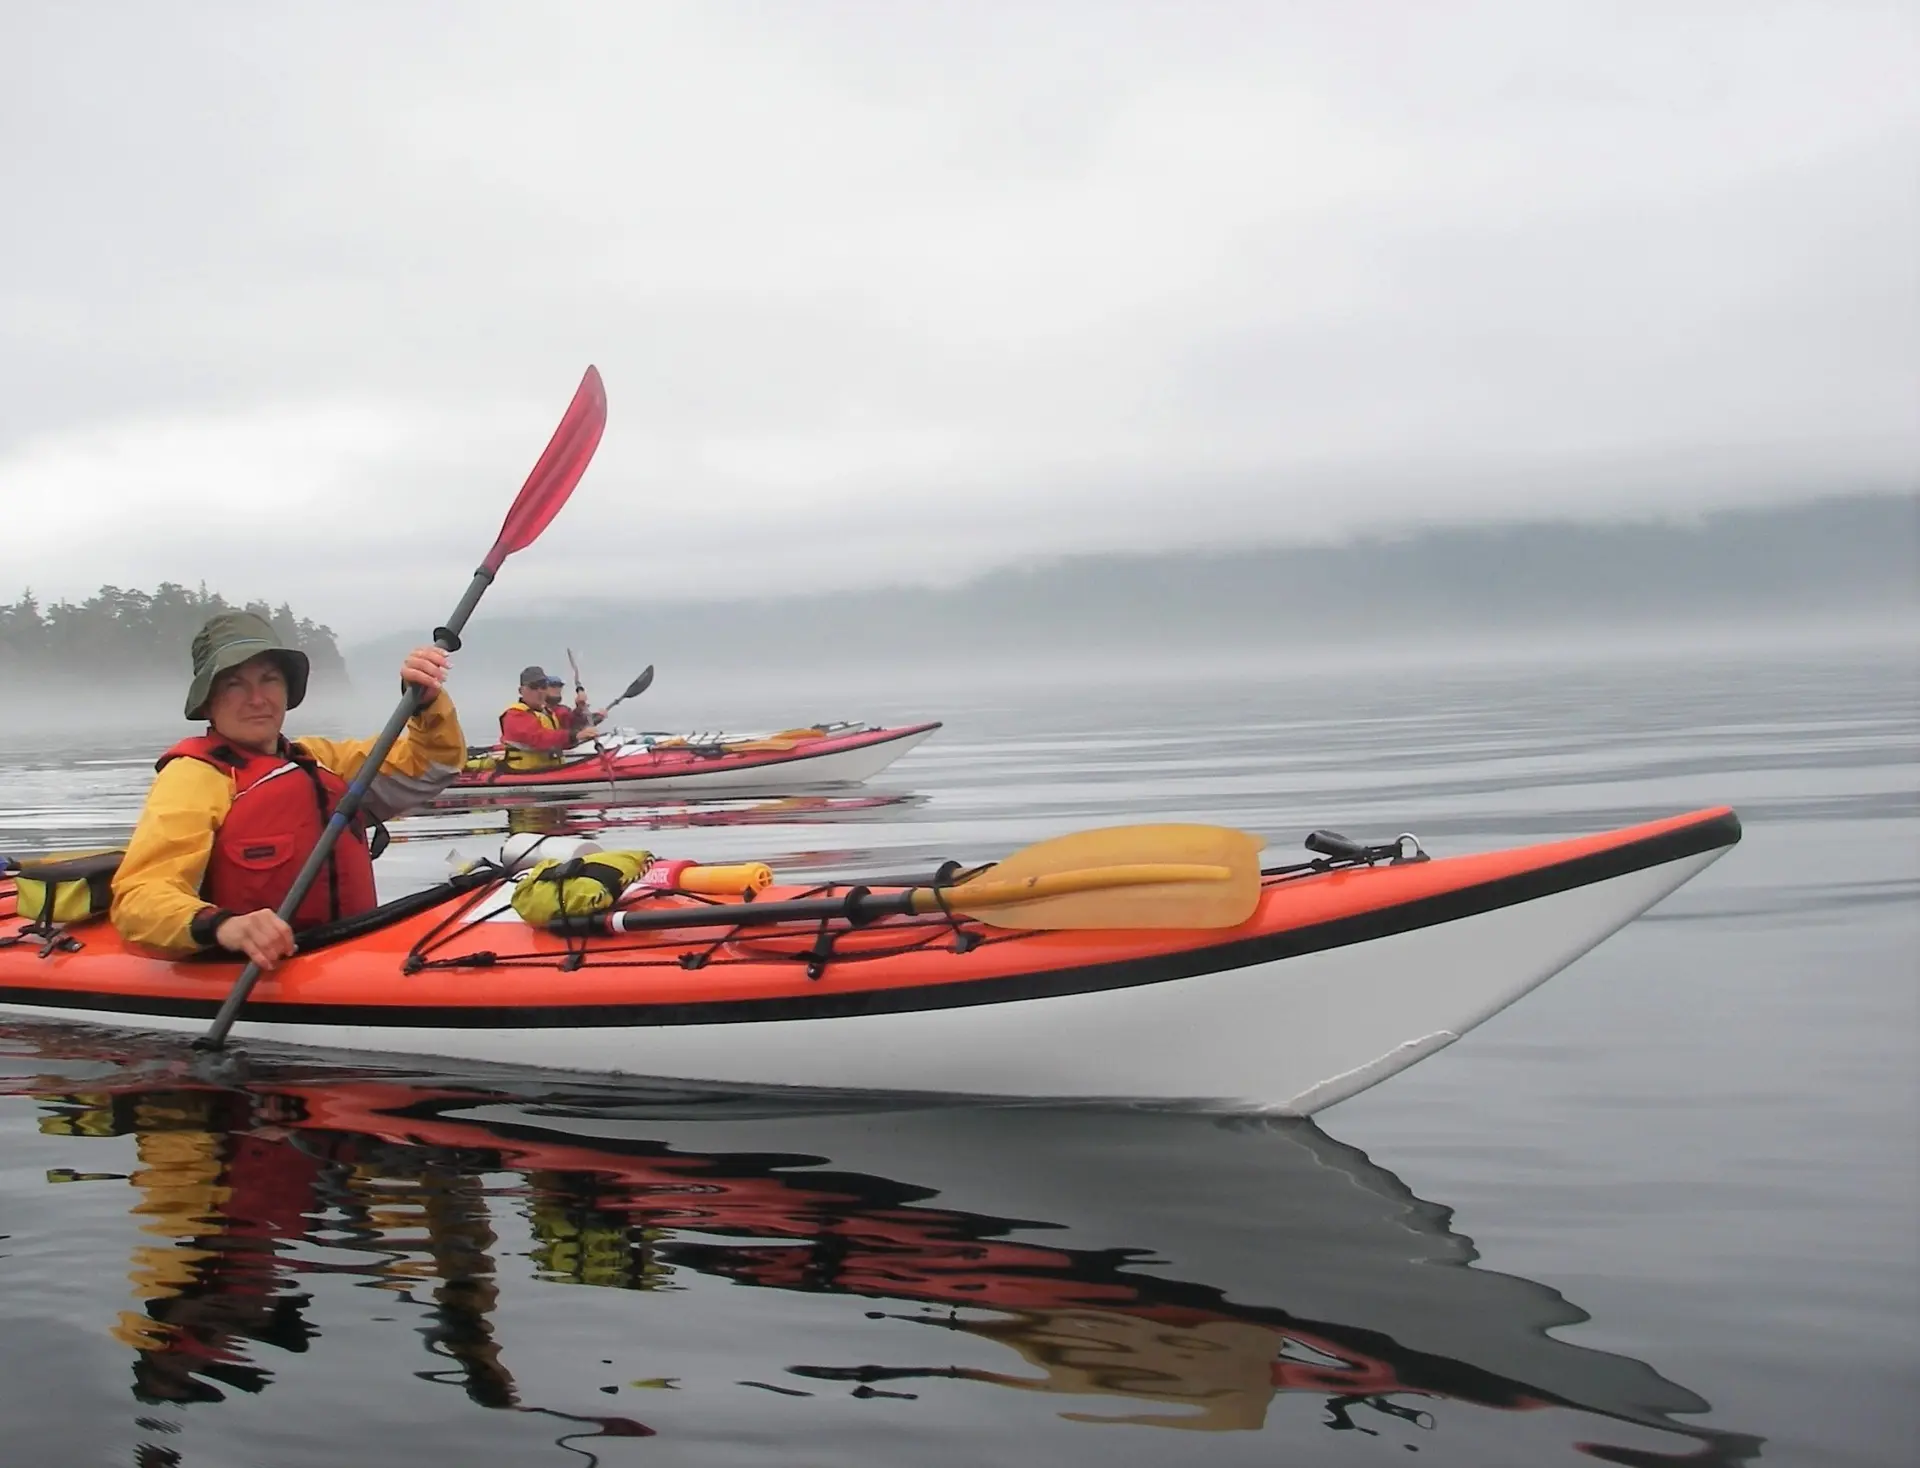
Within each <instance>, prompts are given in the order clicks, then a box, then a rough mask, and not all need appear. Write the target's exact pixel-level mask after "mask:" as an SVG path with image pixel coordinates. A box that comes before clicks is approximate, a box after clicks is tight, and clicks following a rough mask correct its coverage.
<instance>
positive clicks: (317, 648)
mask: <svg viewBox="0 0 1920 1468" xmlns="http://www.w3.org/2000/svg"><path fill="white" fill-rule="evenodd" d="M242 610H244V611H249V612H254V613H257V614H258V615H259V616H262V617H265V618H266V619H267V621H268V622H270V623H272V624H273V629H274V631H275V632H276V633H277V634H278V635H279V637H280V638H281V640H282V641H284V642H285V643H287V644H288V645H289V646H291V647H297V648H299V649H300V650H301V651H302V652H304V653H306V655H307V657H308V659H309V660H310V661H311V662H312V665H313V677H314V679H315V681H316V682H330V681H336V680H339V681H344V680H345V678H346V663H345V661H344V660H343V659H342V658H341V656H340V648H339V644H338V643H337V641H336V640H335V637H334V633H333V629H332V628H331V627H327V626H324V625H322V624H320V623H318V622H315V621H313V620H312V619H311V618H308V617H296V616H295V615H294V613H293V608H292V607H291V606H288V605H287V604H286V603H284V602H283V603H281V604H280V606H278V607H274V606H272V605H270V604H269V603H267V602H264V601H249V602H246V603H241V604H236V603H234V602H230V601H228V600H227V599H226V598H225V597H223V596H221V595H220V593H219V592H217V591H213V592H210V591H208V590H207V588H206V587H205V586H204V585H202V586H200V587H199V588H198V589H193V588H190V587H185V586H182V585H180V584H179V583H177V582H173V581H163V582H161V583H160V586H159V588H158V589H157V590H155V591H151V592H147V591H140V590H137V589H135V590H123V589H122V588H120V587H118V586H103V587H101V588H100V590H99V591H97V592H95V593H94V594H93V595H92V596H90V597H88V598H87V599H86V600H85V601H82V602H67V601H57V602H53V603H50V604H48V605H46V606H42V605H41V604H40V602H39V600H38V598H36V597H35V596H34V594H33V591H32V589H31V588H29V589H27V590H25V591H23V592H22V593H21V594H20V596H19V598H18V599H17V600H15V601H14V602H12V603H11V604H0V676H8V677H36V676H37V677H48V676H53V675H73V674H97V673H106V674H112V675H115V676H120V677H128V676H138V677H154V676H161V677H164V676H166V675H169V674H177V675H179V676H180V677H185V676H186V673H187V670H188V668H189V666H190V659H191V651H190V649H191V647H192V643H193V634H194V633H195V632H197V631H199V630H200V625H201V623H203V622H205V621H206V619H207V618H208V617H210V616H212V615H214V613H216V612H225V611H242Z"/></svg>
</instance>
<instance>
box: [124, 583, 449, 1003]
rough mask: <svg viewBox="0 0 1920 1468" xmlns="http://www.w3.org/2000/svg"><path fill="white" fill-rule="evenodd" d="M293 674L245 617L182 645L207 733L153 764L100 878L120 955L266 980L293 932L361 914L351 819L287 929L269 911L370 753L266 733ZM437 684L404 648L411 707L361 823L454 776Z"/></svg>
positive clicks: (364, 899) (289, 657) (220, 623)
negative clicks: (414, 706)
mask: <svg viewBox="0 0 1920 1468" xmlns="http://www.w3.org/2000/svg"><path fill="white" fill-rule="evenodd" d="M307 673H308V663H307V655H306V654H305V653H303V652H300V651H299V650H298V649H296V648H291V647H287V646H285V645H283V644H282V643H281V642H280V640H279V638H278V637H277V636H276V635H275V633H274V630H273V628H272V627H271V626H270V625H269V624H268V623H267V622H266V620H265V619H264V618H261V617H257V616H255V615H254V614H253V613H251V612H222V613H220V614H218V615H217V616H214V617H212V618H209V619H208V621H207V623H206V625H205V626H203V627H202V628H201V629H200V631H199V632H198V633H197V634H196V635H195V637H194V639H193V682H192V685H191V686H190V688H189V689H188V692H187V705H186V710H187V717H188V718H189V719H205V720H207V722H208V729H207V732H206V733H205V734H202V735H198V736H196V737H194V738H190V739H184V740H182V741H181V742H180V743H178V744H176V745H174V746H173V747H172V748H171V749H169V750H168V751H167V752H166V753H165V754H163V755H162V756H161V757H160V760H159V763H158V764H157V765H156V766H155V768H156V769H157V770H158V771H159V773H158V775H157V776H156V777H155V778H154V782H153V785H152V787H151V788H150V789H149V790H148V792H147V802H146V806H145V808H144V809H142V811H141V812H140V820H139V823H138V824H137V825H135V826H134V828H133V837H132V839H131V840H130V841H129V842H128V844H127V852H126V855H125V856H124V857H123V858H122V859H121V862H120V867H119V870H118V871H117V872H116V873H115V875H114V879H113V907H112V918H113V924H114V926H115V927H116V928H118V929H119V930H120V933H121V935H122V936H123V937H124V938H126V939H127V941H128V942H130V943H138V944H141V945H142V946H144V947H147V948H152V949H157V950H159V951H161V952H163V953H169V954H186V953H191V952H193V951H195V950H197V949H203V948H210V947H219V948H225V949H228V950H229V951H231V952H234V953H243V954H245V955H246V956H247V957H248V958H251V959H253V960H255V961H256V962H258V963H259V964H260V965H261V966H262V967H263V968H269V969H270V968H272V967H273V966H274V965H275V964H277V963H278V962H279V961H280V960H281V959H282V958H285V957H286V956H288V955H289V954H291V953H292V952H293V934H294V930H295V929H296V928H306V927H311V926H313V925H314V924H316V923H322V922H327V921H330V920H332V919H334V918H341V917H353V916H356V915H358V914H359V913H362V912H366V911H368V910H369V909H371V908H372V907H374V906H375V905H376V904H377V902H378V898H377V897H376V895H375V892H374V881H373V856H372V853H371V851H370V850H369V849H368V844H367V837H366V832H365V830H364V829H363V828H362V827H361V824H360V822H359V821H358V820H356V821H355V822H354V824H353V825H352V826H351V827H349V829H348V831H347V832H346V833H345V834H344V835H343V836H342V837H341V839H340V840H339V841H337V842H336V843H335V844H334V847H333V851H332V852H331V853H330V855H329V857H328V860H327V864H326V866H325V867H324V868H323V869H322V870H321V872H320V875H319V877H318V878H317V879H316V880H315V882H314V884H313V886H312V888H311V889H310V890H309V891H308V893H307V896H306V899H305V900H304V901H303V902H302V903H301V906H300V910H299V911H298V912H297V913H296V914H295V915H294V921H293V923H292V924H291V925H289V924H287V923H285V922H282V921H281V919H280V918H279V916H278V915H277V914H276V912H275V909H276V908H278V907H279V905H280V904H281V903H282V902H283V901H285V900H286V897H287V894H288V893H289V892H290V891H291V890H292V889H293V883H294V879H295V877H296V876H297V875H298V874H299V871H300V868H301V866H302V865H303V864H304V863H305V861H306V859H307V857H308V855H309V854H310V853H311V852H312V850H313V848H314V846H315V844H316V843H317V842H318V841H319V839H320V833H321V831H322V830H324V829H325V827H326V824H327V820H328V818H329V817H330V816H331V815H332V814H333V811H334V808H335V806H337V805H338V804H339V801H340V799H341V797H342V796H344V795H345V794H346V792H347V787H348V785H349V783H350V782H351V781H352V780H353V778H354V776H355V775H356V774H358V773H359V771H360V769H361V766H362V765H364V764H365V762H366V758H367V755H368V754H369V753H371V752H372V749H373V743H374V741H373V740H371V739H355V740H337V739H315V738H311V737H306V738H302V739H300V740H299V741H297V742H289V741H288V740H287V739H286V738H285V737H284V736H283V735H282V733H281V727H282V725H283V724H284V723H285V722H286V717H287V710H289V709H293V708H298V707H299V706H300V702H301V700H302V699H303V698H305V697H306V693H307ZM446 675H447V655H446V653H445V652H444V651H442V650H441V649H440V648H438V647H432V646H429V647H418V648H415V649H414V650H413V651H412V652H410V653H408V654H407V657H406V660H405V661H404V662H402V663H401V665H400V678H401V681H402V682H404V683H410V684H412V685H414V686H415V687H417V688H419V689H420V690H421V694H422V698H423V701H422V704H421V707H420V709H419V711H418V712H417V713H415V715H414V716H413V718H412V720H411V721H410V722H409V723H408V725H407V728H406V730H405V732H403V733H402V734H401V735H400V737H399V739H397V740H396V741H395V742H394V744H393V747H392V749H391V750H390V751H389V753H388V755H387V757H386V759H385V760H384V761H382V763H381V766H380V773H379V774H378V775H377V776H376V777H375V779H374V781H373V784H372V785H371V786H370V787H369V789H368V791H367V798H366V802H365V804H364V805H363V806H362V811H363V812H364V813H365V814H366V815H368V816H371V817H373V818H375V819H384V818H386V817H389V816H393V815H398V814H399V813H401V812H402V811H404V810H407V809H409V808H411V807H413V806H415V805H418V804H419V803H420V802H422V801H424V800H426V799H429V798H431V797H432V796H433V795H436V794H438V793H439V792H440V791H441V790H443V789H444V788H446V786H447V785H448V784H450V783H451V782H452V780H453V778H454V776H455V775H457V774H458V773H459V771H460V767H461V765H462V764H463V763H464V761H465V759H466V740H465V736H464V735H463V734H462V733H461V730H460V720H459V716H458V715H457V714H456V713H455V712H454V707H453V700H452V699H451V698H450V697H448V696H447V694H446V693H445V692H444V691H443V690H444V684H445V680H446Z"/></svg>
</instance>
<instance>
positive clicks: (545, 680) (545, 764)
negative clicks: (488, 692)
mask: <svg viewBox="0 0 1920 1468" xmlns="http://www.w3.org/2000/svg"><path fill="white" fill-rule="evenodd" d="M565 687H566V685H565V684H563V683H562V682H561V681H560V680H559V679H558V678H549V677H548V676H547V670H546V669H545V668H542V667H540V666H539V665H538V664H531V665H529V666H527V667H525V668H522V669H521V670H520V693H519V697H518V698H516V699H515V700H514V701H513V702H512V703H510V704H508V705H507V706H506V708H505V709H504V710H502V711H501V714H500V743H501V744H502V746H504V749H505V755H504V759H503V764H504V766H505V768H506V769H508V770H511V771H513V772H515V773H524V772H526V771H528V770H552V769H557V768H559V766H560V756H561V755H562V754H563V753H565V752H566V751H567V750H569V749H571V748H572V747H573V746H574V745H575V744H577V743H579V742H580V740H581V739H583V738H585V737H586V735H587V734H588V733H589V732H591V731H592V730H593V729H594V728H595V727H596V726H597V725H598V724H599V722H600V718H601V717H602V716H601V715H596V714H595V713H594V712H593V711H592V710H591V709H589V708H588V707H587V696H586V694H585V693H582V694H581V695H580V696H579V698H578V699H576V700H575V702H574V706H573V707H572V708H571V709H569V708H567V707H566V706H565V705H564V703H563V702H562V699H563V695H564V690H565Z"/></svg>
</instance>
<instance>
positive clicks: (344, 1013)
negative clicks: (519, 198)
mask: <svg viewBox="0 0 1920 1468" xmlns="http://www.w3.org/2000/svg"><path fill="white" fill-rule="evenodd" d="M1739 840H1740V821H1739V818H1738V817H1737V816H1736V815H1734V814H1733V812H1731V811H1728V812H1726V813H1724V814H1722V815H1718V816H1713V817H1709V818H1707V819H1705V820H1700V821H1695V822H1693V823H1691V824H1690V825H1685V826H1681V827H1678V828H1676V829H1674V830H1671V831H1664V832H1660V833H1658V834H1656V835H1652V836H1647V837H1643V838H1642V839H1640V840H1638V841H1630V842H1627V843H1625V844H1624V845H1620V846H1615V847H1609V848H1608V849H1606V850H1604V851H1597V852H1592V853H1590V854H1588V855H1586V856H1578V857H1574V858H1572V859H1570V860H1568V861H1562V862H1556V863H1554V864H1553V865H1551V866H1546V867H1538V868H1535V869H1534V870H1532V871H1528V872H1519V873H1516V874H1514V875H1512V876H1508V877H1499V878H1496V879H1495V880H1493V881H1491V882H1481V883H1479V884H1477V885H1475V886H1472V887H1463V888H1460V889H1458V890H1457V891H1453V892H1444V893H1440V894H1437V895H1435V896H1432V897H1425V898H1421V899H1419V900H1417V901H1414V902H1406V903H1400V904H1398V905H1396V906H1393V907H1387V908H1381V909H1379V910H1378V911H1374V912H1367V913H1358V914H1355V915H1354V916H1352V917H1346V918H1339V919H1336V920H1334V921H1332V922H1326V923H1317V924H1315V925H1313V926H1312V927H1307V928H1295V929H1289V930H1288V931H1286V932H1281V933H1270V934H1265V935H1262V936H1260V937H1255V938H1241V939H1238V940H1236V941H1233V942H1230V943H1216V944H1210V945H1208V946H1205V947H1201V948H1189V949H1184V950H1182V951H1181V952H1178V953H1167V954H1155V955H1153V956H1151V957H1146V958H1132V959H1122V960H1120V961H1118V962H1115V963H1104V964H1089V965H1086V966H1084V967H1080V968H1069V969H1056V970H1051V971H1048V970H1042V971H1039V972H1036V973H1031V974H1009V975H1006V976H1004V977H1002V978H997V979H957V980H955V981H953V982H951V983H940V984H916V985H913V986H910V987H903V988H898V989H878V990H868V991H865V992H852V991H844V990H842V991H836V990H835V989H833V987H832V970H831V969H829V970H828V975H827V978H826V980H825V981H824V982H822V983H820V984H818V985H816V986H814V987H813V988H812V989H811V990H810V992H808V993H806V994H804V995H800V996H797V997H790V998H779V999H732V1000H711V1001H705V1002H702V1003H697V1004H644V1003H642V1004H576V1005H567V1006H559V1005H554V1006H549V1007H546V1008H542V1009H527V1008H524V1007H518V1006H511V1005H502V1006H491V1007H487V1008H479V1007H474V1006H468V1005H434V1006H426V1005H423V1006H419V1007H417V1008H410V1009H407V1010H406V1011H405V1012H404V1018H402V1017H400V1016H398V1015H396V1012H395V1010H394V1009H393V1008H392V1007H391V1006H386V1005H371V1004H333V1005H320V1004H276V1003H273V1002H271V1001H268V1000H258V999H256V1000H251V1001H249V1003H248V1004H247V1007H246V1010H245V1011H244V1015H243V1017H244V1018H245V1019H246V1020H248V1021H251V1022H253V1023H256V1024H292V1025H303V1024H305V1025H356V1026H362V1027H365V1028H369V1029H388V1030H394V1029H525V1030H531V1029H617V1028H630V1027H640V1026H645V1027H656V1026H666V1025H696V1024H750V1023H761V1022H766V1021H772V1020H807V1019H846V1018H851V1017H855V1016H861V1015H877V1014H903V1013H911V1012H914V1011H919V1010H928V1009H957V1008H960V1007H962V1006H965V1005H973V1004H1004V1003H1010V1002H1016V1001H1020V1000H1030V999H1048V998H1058V997H1061V996H1065V995H1070V994H1087V993H1095V992H1098V991H1100V990H1104V989H1124V988H1132V987H1135V986H1137V985H1141V984H1162V983H1169V982H1172V981H1174V980H1178V979H1186V978H1192V977H1194V976H1195V975H1198V974H1207V973H1216V972H1221V971H1224V970H1227V969H1235V968H1248V967H1251V966H1253V965H1255V964H1261V963H1272V962H1274V961H1275V960H1277V959H1284V958H1297V957H1300V956H1301V955H1303V954H1308V953H1320V952H1324V951H1325V950H1327V949H1330V948H1343V947H1346V946H1349V945H1351V944H1354V943H1365V942H1368V941H1370V940H1372V939H1375V938H1386V937H1391V936H1393V935H1394V934H1397V933H1407V932H1412V931H1414V930H1416V929H1419V928H1430V927H1437V926H1438V925H1440V924H1442V923H1450V922H1457V921H1458V920H1460V919H1461V918H1468V917H1476V916H1478V915H1479V914H1481V913H1486V912H1495V911H1498V910H1499V909H1501V908H1504V907H1513V906H1516V905H1518V904H1520V903H1523V902H1531V901H1533V900H1535V899H1536V898H1540V897H1550V896H1553V895H1554V894H1556V893H1559V892H1570V891H1572V890H1574V889H1575V888H1578V887H1588V886H1591V885H1593V884H1594V883H1595V882H1605V881H1610V880H1612V879H1613V878H1615V877H1624V876H1628V875H1631V874H1632V873H1634V872H1640V871H1645V870H1647V869H1648V868H1650V867H1657V866H1665V865H1666V864H1667V863H1669V862H1675V861H1683V860H1685V859H1686V858H1687V857H1690V856H1698V855H1700V854H1701V853H1703V852H1707V851H1715V850H1718V849H1720V848H1723V847H1728V846H1733V845H1735V844H1736V843H1737V842H1738V841H1739ZM209 967H210V968H211V967H212V966H211V965H209ZM224 977H225V971H224V968H223V969H222V970H221V972H220V973H219V974H217V975H216V974H214V973H211V972H210V973H209V975H208V987H209V989H210V990H215V991H216V992H211V993H210V994H209V996H208V997H207V998H206V999H204V1000H201V999H174V998H152V997H142V996H128V995H125V994H114V993H81V992H75V991H72V990H48V989H34V988H24V987H15V986H10V985H0V1003H7V1004H32V1005H37V1006H39V1007H41V1008H47V1009H72V1010H101V1011H111V1012H113V1013H115V1014H121V1015H170V1016H174V1017H179V1018H195V1019H198V1018H211V1017H212V1016H213V1015H214V1014H215V1013H216V1012H217V1011H218V1009H219V1007H220V1003H221V1001H222V1000H223V999H224V998H225V997H226V995H225V988H226V986H225V985H224V984H223V983H220V980H221V979H223V978H224ZM394 983H395V984H396V985H405V984H406V983H407V980H406V979H405V978H402V977H401V976H399V975H398V974H396V975H395V976H394Z"/></svg>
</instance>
